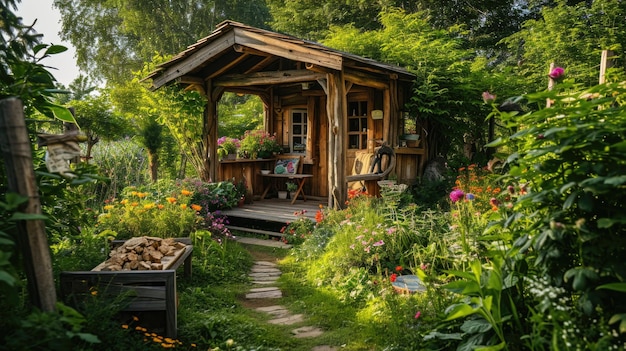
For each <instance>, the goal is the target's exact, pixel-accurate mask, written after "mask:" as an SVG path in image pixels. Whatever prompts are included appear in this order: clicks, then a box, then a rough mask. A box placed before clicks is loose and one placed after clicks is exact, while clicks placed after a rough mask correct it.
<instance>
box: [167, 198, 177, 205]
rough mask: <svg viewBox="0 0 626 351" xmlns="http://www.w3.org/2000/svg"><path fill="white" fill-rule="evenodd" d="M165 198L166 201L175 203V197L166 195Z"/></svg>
mask: <svg viewBox="0 0 626 351" xmlns="http://www.w3.org/2000/svg"><path fill="white" fill-rule="evenodd" d="M165 200H167V202H169V203H171V204H175V203H176V198H175V197H166V198H165Z"/></svg>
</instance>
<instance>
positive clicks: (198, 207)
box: [191, 204, 202, 212]
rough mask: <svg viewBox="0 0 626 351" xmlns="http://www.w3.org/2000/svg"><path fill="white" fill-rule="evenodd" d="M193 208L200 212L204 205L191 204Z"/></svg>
mask: <svg viewBox="0 0 626 351" xmlns="http://www.w3.org/2000/svg"><path fill="white" fill-rule="evenodd" d="M191 208H192V209H193V210H194V211H196V212H200V210H201V209H202V206H200V205H196V204H193V205H191Z"/></svg>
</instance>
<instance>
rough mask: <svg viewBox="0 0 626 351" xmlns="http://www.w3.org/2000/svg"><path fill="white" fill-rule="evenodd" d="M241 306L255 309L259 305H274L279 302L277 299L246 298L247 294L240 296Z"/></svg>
mask: <svg viewBox="0 0 626 351" xmlns="http://www.w3.org/2000/svg"><path fill="white" fill-rule="evenodd" d="M238 300H239V303H241V306H243V307H245V308H249V309H255V308H257V307H267V306H274V305H276V304H277V301H276V300H277V299H246V298H245V296H242V297H240V298H238Z"/></svg>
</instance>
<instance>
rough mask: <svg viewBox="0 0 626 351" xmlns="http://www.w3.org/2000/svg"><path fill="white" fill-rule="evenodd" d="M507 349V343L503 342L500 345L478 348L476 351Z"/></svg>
mask: <svg viewBox="0 0 626 351" xmlns="http://www.w3.org/2000/svg"><path fill="white" fill-rule="evenodd" d="M505 347H506V342H504V341H503V342H501V343H499V344H498V345H491V346H477V347H476V348H475V349H474V350H475V351H499V350H502V349H504V348H505Z"/></svg>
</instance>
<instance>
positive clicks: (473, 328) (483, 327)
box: [461, 319, 492, 334]
mask: <svg viewBox="0 0 626 351" xmlns="http://www.w3.org/2000/svg"><path fill="white" fill-rule="evenodd" d="M491 328H492V326H491V324H489V322H487V321H486V320H485V319H473V320H467V321H465V322H463V325H461V330H462V331H464V332H466V333H468V334H476V333H484V332H487V331H489V330H491Z"/></svg>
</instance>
